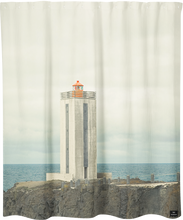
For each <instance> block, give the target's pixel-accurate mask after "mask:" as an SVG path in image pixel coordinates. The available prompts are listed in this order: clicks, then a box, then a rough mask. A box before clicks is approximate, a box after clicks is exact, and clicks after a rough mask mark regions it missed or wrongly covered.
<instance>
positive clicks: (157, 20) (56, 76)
mask: <svg viewBox="0 0 183 220" xmlns="http://www.w3.org/2000/svg"><path fill="white" fill-rule="evenodd" d="M85 4H86V5H85V7H84V9H83V7H79V6H78V5H76V3H67V4H66V7H64V8H63V7H62V5H61V3H60V4H59V3H52V4H51V8H49V7H48V4H47V3H45V2H37V3H35V6H34V10H33V8H31V3H29V5H28V3H20V5H21V8H19V9H17V8H16V5H15V3H8V4H7V8H6V10H5V9H3V8H2V12H1V16H2V19H1V22H2V49H3V99H4V100H3V111H4V116H3V118H4V135H3V136H4V163H5V164H10V163H11V164H27V163H29V164H34V163H41V164H42V163H60V158H59V152H60V130H59V129H60V115H59V110H60V109H59V108H60V92H64V91H70V90H71V89H72V87H71V85H72V84H74V83H75V82H76V80H79V81H80V82H81V83H82V84H84V90H85V91H96V94H97V149H98V150H97V161H98V163H179V162H180V156H179V154H180V140H179V139H180V129H179V126H180V123H179V121H180V117H179V108H180V107H179V105H180V103H179V98H180V97H179V80H180V78H179V72H180V54H179V53H180V38H179V37H180V36H179V31H180V30H179V28H180V23H179V22H180V8H179V10H178V9H177V8H176V7H175V6H176V3H175V4H173V3H165V4H164V5H165V6H166V7H165V8H163V7H160V5H159V3H151V4H152V7H151V9H149V11H147V9H146V8H145V7H146V6H145V4H144V3H135V4H134V9H133V8H132V9H129V8H127V7H126V3H119V5H118V7H115V8H114V7H112V6H111V5H110V4H109V3H108V4H107V3H106V5H105V4H104V5H102V7H101V8H100V10H99V9H97V8H96V4H95V3H85ZM135 7H137V8H139V10H137V9H135Z"/></svg>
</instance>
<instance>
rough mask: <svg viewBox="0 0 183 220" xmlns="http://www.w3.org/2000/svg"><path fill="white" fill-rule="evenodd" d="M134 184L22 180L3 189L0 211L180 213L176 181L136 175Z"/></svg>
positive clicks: (41, 214) (35, 215)
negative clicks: (153, 180)
mask: <svg viewBox="0 0 183 220" xmlns="http://www.w3.org/2000/svg"><path fill="white" fill-rule="evenodd" d="M132 181H134V182H135V181H137V182H136V184H135V183H134V184H129V185H126V184H125V180H121V182H120V184H119V182H118V181H117V180H112V183H111V184H110V185H109V184H102V183H101V184H100V185H99V184H98V181H97V180H96V181H94V180H92V181H91V183H90V184H87V185H86V184H85V182H83V183H82V182H81V184H80V186H78V187H77V188H70V186H69V183H66V184H65V185H64V188H62V189H61V182H62V181H48V182H30V181H29V182H25V183H20V184H18V183H17V184H15V185H14V187H13V188H11V189H10V190H8V191H7V192H4V191H3V196H4V202H3V215H4V216H9V215H21V216H25V217H28V218H32V219H47V218H49V217H51V216H68V217H78V218H81V217H82V218H91V217H94V216H96V215H99V214H108V215H113V216H117V217H120V218H124V219H130V218H136V217H139V216H142V215H145V214H158V215H162V216H165V217H169V214H170V210H178V214H179V216H180V183H177V182H174V183H148V182H146V183H145V181H143V182H141V180H139V179H136V180H135V179H134V180H133V179H132Z"/></svg>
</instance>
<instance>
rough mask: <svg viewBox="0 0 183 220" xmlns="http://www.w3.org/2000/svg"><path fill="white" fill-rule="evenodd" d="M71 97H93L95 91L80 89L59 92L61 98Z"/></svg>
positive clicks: (94, 96)
mask: <svg viewBox="0 0 183 220" xmlns="http://www.w3.org/2000/svg"><path fill="white" fill-rule="evenodd" d="M72 98H79V99H95V98H96V92H90V91H82V90H76V91H69V92H61V99H72Z"/></svg>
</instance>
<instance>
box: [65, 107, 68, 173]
mask: <svg viewBox="0 0 183 220" xmlns="http://www.w3.org/2000/svg"><path fill="white" fill-rule="evenodd" d="M65 110H66V173H69V104H66V105H65Z"/></svg>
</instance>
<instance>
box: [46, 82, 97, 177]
mask: <svg viewBox="0 0 183 220" xmlns="http://www.w3.org/2000/svg"><path fill="white" fill-rule="evenodd" d="M83 88H84V85H83V84H81V83H80V82H79V81H77V82H76V83H75V84H73V85H72V90H71V91H68V92H62V93H61V94H60V95H61V96H60V173H47V174H46V179H47V180H53V179H60V180H65V181H70V180H76V179H96V178H97V144H96V93H95V92H91V91H84V89H83Z"/></svg>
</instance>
